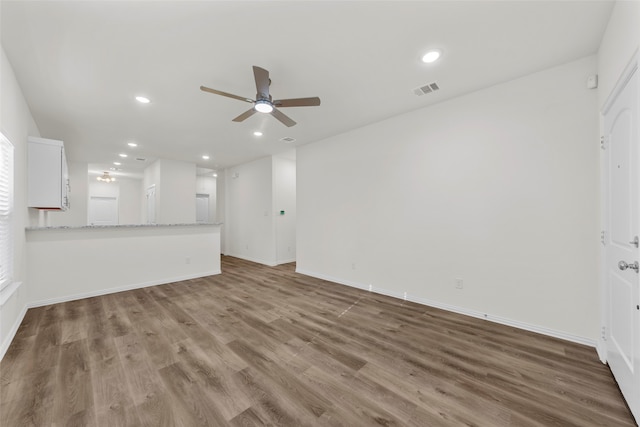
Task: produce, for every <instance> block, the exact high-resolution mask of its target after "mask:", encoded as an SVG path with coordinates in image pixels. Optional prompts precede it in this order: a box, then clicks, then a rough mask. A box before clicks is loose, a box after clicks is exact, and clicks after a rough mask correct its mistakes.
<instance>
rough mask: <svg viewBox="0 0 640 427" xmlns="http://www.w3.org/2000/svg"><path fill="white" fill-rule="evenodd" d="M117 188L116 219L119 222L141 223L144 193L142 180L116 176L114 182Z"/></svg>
mask: <svg viewBox="0 0 640 427" xmlns="http://www.w3.org/2000/svg"><path fill="white" fill-rule="evenodd" d="M115 183H116V184H117V185H118V189H119V199H118V220H119V223H120V224H140V223H142V215H141V212H142V207H143V203H142V202H143V200H145V194H146V193H143V192H142V181H141V180H139V179H135V178H123V177H118V179H117V181H116V182H115Z"/></svg>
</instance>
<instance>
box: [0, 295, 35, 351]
mask: <svg viewBox="0 0 640 427" xmlns="http://www.w3.org/2000/svg"><path fill="white" fill-rule="evenodd" d="M28 308H29V307H28V306H27V305H25V306H24V307H22V310H21V311H20V314H18V317H17V318H16V321H15V322H14V323H13V326H12V327H11V330H10V331H9V333H8V334H7V336H6V337H5V338H4V341H2V346H0V361H2V359H3V358H4V355H5V354H6V353H7V350H9V346H10V345H11V342H12V341H13V339H14V338H15V336H16V333H17V332H18V328H19V327H20V325H21V324H22V321H23V320H24V316H25V315H26V314H27V310H28Z"/></svg>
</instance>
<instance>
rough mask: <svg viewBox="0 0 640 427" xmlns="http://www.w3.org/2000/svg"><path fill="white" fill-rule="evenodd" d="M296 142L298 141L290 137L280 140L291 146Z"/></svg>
mask: <svg viewBox="0 0 640 427" xmlns="http://www.w3.org/2000/svg"><path fill="white" fill-rule="evenodd" d="M295 140H296V139H295V138H291V137H290V136H285V137H284V138H280V141H282V142H286V143H287V144H291V143H292V142H294V141H295Z"/></svg>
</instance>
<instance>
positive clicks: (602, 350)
mask: <svg viewBox="0 0 640 427" xmlns="http://www.w3.org/2000/svg"><path fill="white" fill-rule="evenodd" d="M596 351H597V352H598V358H599V359H600V361H601V362H602V363H604V364H605V365H606V364H607V343H606V342H605V341H604V340H598V341H596Z"/></svg>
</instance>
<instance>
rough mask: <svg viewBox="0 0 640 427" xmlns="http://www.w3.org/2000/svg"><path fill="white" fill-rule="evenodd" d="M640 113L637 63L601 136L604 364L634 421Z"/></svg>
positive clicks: (639, 313) (639, 408)
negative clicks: (603, 202)
mask: <svg viewBox="0 0 640 427" xmlns="http://www.w3.org/2000/svg"><path fill="white" fill-rule="evenodd" d="M638 115H639V111H638V71H637V62H636V65H635V67H631V68H630V69H629V70H628V71H627V72H626V73H625V75H624V76H623V79H622V80H621V83H620V84H619V85H618V86H617V87H616V89H615V90H614V92H613V93H612V95H611V97H610V99H609V101H608V102H607V104H606V106H605V110H604V140H603V148H604V152H603V155H604V156H605V161H604V163H603V164H604V170H603V174H604V183H605V187H604V195H605V200H606V202H605V224H606V225H605V230H604V243H605V257H604V259H605V266H604V268H605V288H606V298H607V302H606V311H607V317H608V325H607V362H608V363H609V366H610V367H611V371H612V372H613V374H614V376H615V378H616V381H617V382H618V384H619V386H620V390H621V391H622V394H623V395H624V397H625V399H626V401H627V403H628V405H629V407H630V409H631V411H632V412H633V414H634V416H635V417H636V420H640V295H639V291H638V287H639V283H640V281H639V276H640V275H639V274H638V261H639V256H638V255H639V254H638V236H639V234H640V233H639V230H638V223H639V215H640V211H639V209H638V204H639V203H640V200H639V195H638V192H639V191H640V186H639V185H638V179H639V178H640V177H639V175H638V163H639V161H638V160H639V159H638V157H639V156H640V152H639V149H638V145H640V143H639V141H638V136H639V135H638V121H639V117H638Z"/></svg>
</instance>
